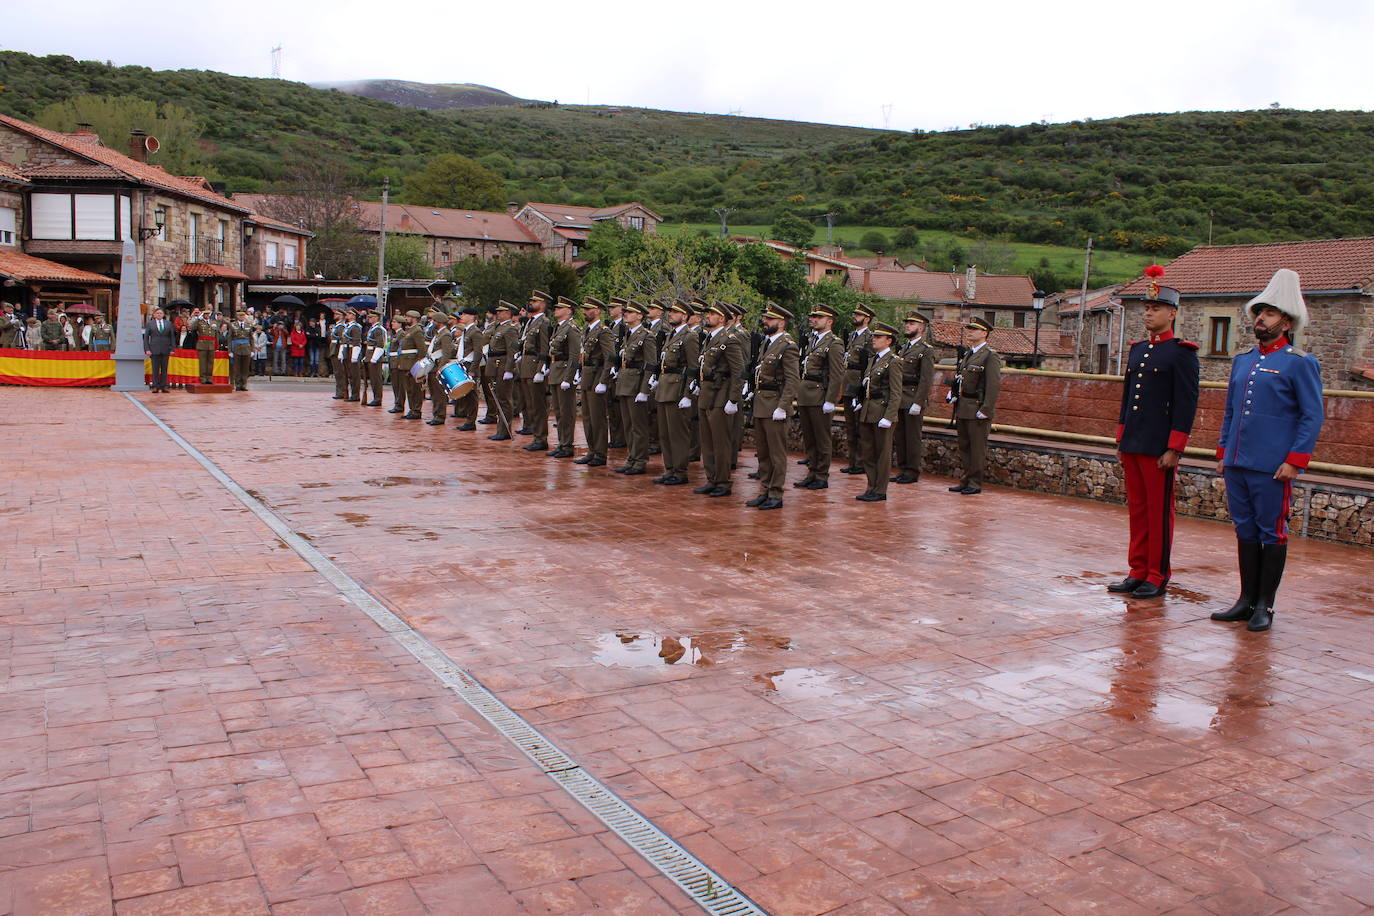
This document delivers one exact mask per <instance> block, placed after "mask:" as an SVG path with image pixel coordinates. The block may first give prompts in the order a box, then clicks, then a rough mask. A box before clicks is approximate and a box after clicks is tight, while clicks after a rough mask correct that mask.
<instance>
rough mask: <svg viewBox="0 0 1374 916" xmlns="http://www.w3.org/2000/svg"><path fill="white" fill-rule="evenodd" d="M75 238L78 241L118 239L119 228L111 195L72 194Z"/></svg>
mask: <svg viewBox="0 0 1374 916" xmlns="http://www.w3.org/2000/svg"><path fill="white" fill-rule="evenodd" d="M72 202H73V204H74V205H75V206H74V208H73V209H74V212H75V213H76V237H77V238H79V239H118V238H119V226H118V224H117V218H116V216H115V214H116V212H117V211H116V210H115V200H114V196H113V195H105V194H74V195H72Z"/></svg>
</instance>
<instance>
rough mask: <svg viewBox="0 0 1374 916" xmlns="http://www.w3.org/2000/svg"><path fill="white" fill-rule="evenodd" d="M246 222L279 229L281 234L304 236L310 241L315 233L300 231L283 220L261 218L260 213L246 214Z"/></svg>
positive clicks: (267, 217)
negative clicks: (289, 233) (288, 233)
mask: <svg viewBox="0 0 1374 916" xmlns="http://www.w3.org/2000/svg"><path fill="white" fill-rule="evenodd" d="M247 222H250V223H256V224H257V225H259V226H267V227H269V228H272V229H280V230H281V231H282V232H291V233H294V234H296V235H304V236H306V237H308V238H312V239H313V238H314V237H315V233H313V232H311V231H310V230H309V229H302V228H301V227H300V226H293V225H291V224H290V223H288V222H285V221H283V220H279V219H273V218H272V217H270V216H263V215H262V214H261V213H250V214H248V219H247Z"/></svg>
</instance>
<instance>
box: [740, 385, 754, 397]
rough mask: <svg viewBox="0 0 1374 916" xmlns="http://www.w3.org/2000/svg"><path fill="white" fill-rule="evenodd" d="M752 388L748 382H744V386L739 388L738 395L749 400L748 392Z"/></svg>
mask: <svg viewBox="0 0 1374 916" xmlns="http://www.w3.org/2000/svg"><path fill="white" fill-rule="evenodd" d="M752 390H753V389H752V388H750V387H749V383H748V382H745V383H744V387H743V388H742V389H740V397H742V398H743V399H744V400H746V401H747V400H749V392H750V391H752Z"/></svg>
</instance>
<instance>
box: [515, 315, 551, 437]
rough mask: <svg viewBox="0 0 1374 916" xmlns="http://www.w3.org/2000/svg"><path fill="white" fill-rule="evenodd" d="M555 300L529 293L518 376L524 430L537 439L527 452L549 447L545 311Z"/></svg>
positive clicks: (547, 351) (547, 359)
mask: <svg viewBox="0 0 1374 916" xmlns="http://www.w3.org/2000/svg"><path fill="white" fill-rule="evenodd" d="M552 302H553V297H552V296H550V295H549V294H548V293H546V292H544V291H543V290H538V289H537V290H535V291H534V292H532V293H530V302H529V305H528V306H527V310H528V311H529V314H530V319H529V321H528V322H526V324H525V329H524V330H523V331H522V332H521V333H520V351H519V352H520V356H519V359H518V360H517V362H516V374H518V375H519V376H520V390H521V391H522V392H523V393H524V409H525V426H524V428H525V429H528V430H529V435H531V436H533V437H534V441H532V442H531V443H530V444H529V445H526V446H525V451H527V452H543V451H547V450H548V447H549V389H548V381H547V379H548V372H549V336H550V335H551V333H552V331H553V329H552V327H551V324H550V322H549V317H548V316H547V315H545V314H544V309H545V308H546V307H547V306H548V305H550V304H552Z"/></svg>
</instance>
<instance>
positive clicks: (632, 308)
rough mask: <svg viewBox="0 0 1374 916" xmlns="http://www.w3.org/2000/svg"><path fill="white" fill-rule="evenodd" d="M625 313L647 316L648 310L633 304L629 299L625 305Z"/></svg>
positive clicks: (636, 303)
mask: <svg viewBox="0 0 1374 916" xmlns="http://www.w3.org/2000/svg"><path fill="white" fill-rule="evenodd" d="M625 311H627V312H635V313H637V314H640V315H647V314H648V313H649V310H648V309H646V308H645V307H644V306H642V305H640V304H639V303H638V302H635V301H634V300H633V299H631V300H630V301H629V302H627V303H625Z"/></svg>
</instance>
